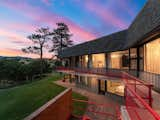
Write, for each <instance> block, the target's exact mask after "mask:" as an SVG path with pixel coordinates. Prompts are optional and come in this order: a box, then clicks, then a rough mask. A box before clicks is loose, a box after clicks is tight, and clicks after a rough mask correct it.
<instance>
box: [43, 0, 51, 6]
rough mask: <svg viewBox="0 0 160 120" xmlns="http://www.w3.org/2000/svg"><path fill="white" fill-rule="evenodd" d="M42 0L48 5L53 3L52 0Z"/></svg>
mask: <svg viewBox="0 0 160 120" xmlns="http://www.w3.org/2000/svg"><path fill="white" fill-rule="evenodd" d="M42 2H43V3H44V4H45V5H47V6H49V5H51V1H50V0H42Z"/></svg>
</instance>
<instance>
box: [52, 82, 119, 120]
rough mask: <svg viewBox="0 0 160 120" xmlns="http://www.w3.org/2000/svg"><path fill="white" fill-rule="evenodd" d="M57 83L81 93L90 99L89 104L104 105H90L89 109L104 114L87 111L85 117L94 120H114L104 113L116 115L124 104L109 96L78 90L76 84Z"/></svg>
mask: <svg viewBox="0 0 160 120" xmlns="http://www.w3.org/2000/svg"><path fill="white" fill-rule="evenodd" d="M55 83H56V84H58V85H61V86H64V87H67V88H72V90H73V91H74V92H77V93H80V94H82V95H84V96H86V97H88V101H89V102H96V103H97V104H103V105H90V104H89V105H88V108H87V109H89V110H93V111H96V112H102V114H101V113H93V112H89V111H87V112H86V113H85V115H86V116H89V117H90V118H91V119H93V120H113V117H112V116H110V115H106V114H103V113H109V114H113V115H116V107H120V105H121V104H122V103H120V102H119V101H116V100H115V99H112V98H111V97H109V96H104V95H99V94H96V93H93V92H89V91H87V90H85V89H80V88H77V87H76V86H75V84H74V83H68V82H62V80H59V81H56V82H55ZM114 119H116V118H114Z"/></svg>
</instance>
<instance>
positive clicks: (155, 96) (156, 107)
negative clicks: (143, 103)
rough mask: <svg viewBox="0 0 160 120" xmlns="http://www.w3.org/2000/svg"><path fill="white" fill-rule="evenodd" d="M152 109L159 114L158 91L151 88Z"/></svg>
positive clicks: (159, 94)
mask: <svg viewBox="0 0 160 120" xmlns="http://www.w3.org/2000/svg"><path fill="white" fill-rule="evenodd" d="M152 97H153V104H152V106H153V109H154V110H155V111H156V112H157V113H158V114H159V115H160V93H158V92H155V91H153V90H152Z"/></svg>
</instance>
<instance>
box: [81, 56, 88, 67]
mask: <svg viewBox="0 0 160 120" xmlns="http://www.w3.org/2000/svg"><path fill="white" fill-rule="evenodd" d="M82 67H84V68H87V67H88V55H84V56H82Z"/></svg>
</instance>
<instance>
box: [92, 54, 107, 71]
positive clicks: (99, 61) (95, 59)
mask: <svg viewBox="0 0 160 120" xmlns="http://www.w3.org/2000/svg"><path fill="white" fill-rule="evenodd" d="M92 64H93V68H104V67H105V66H106V65H105V64H106V61H105V54H93V55H92Z"/></svg>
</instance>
